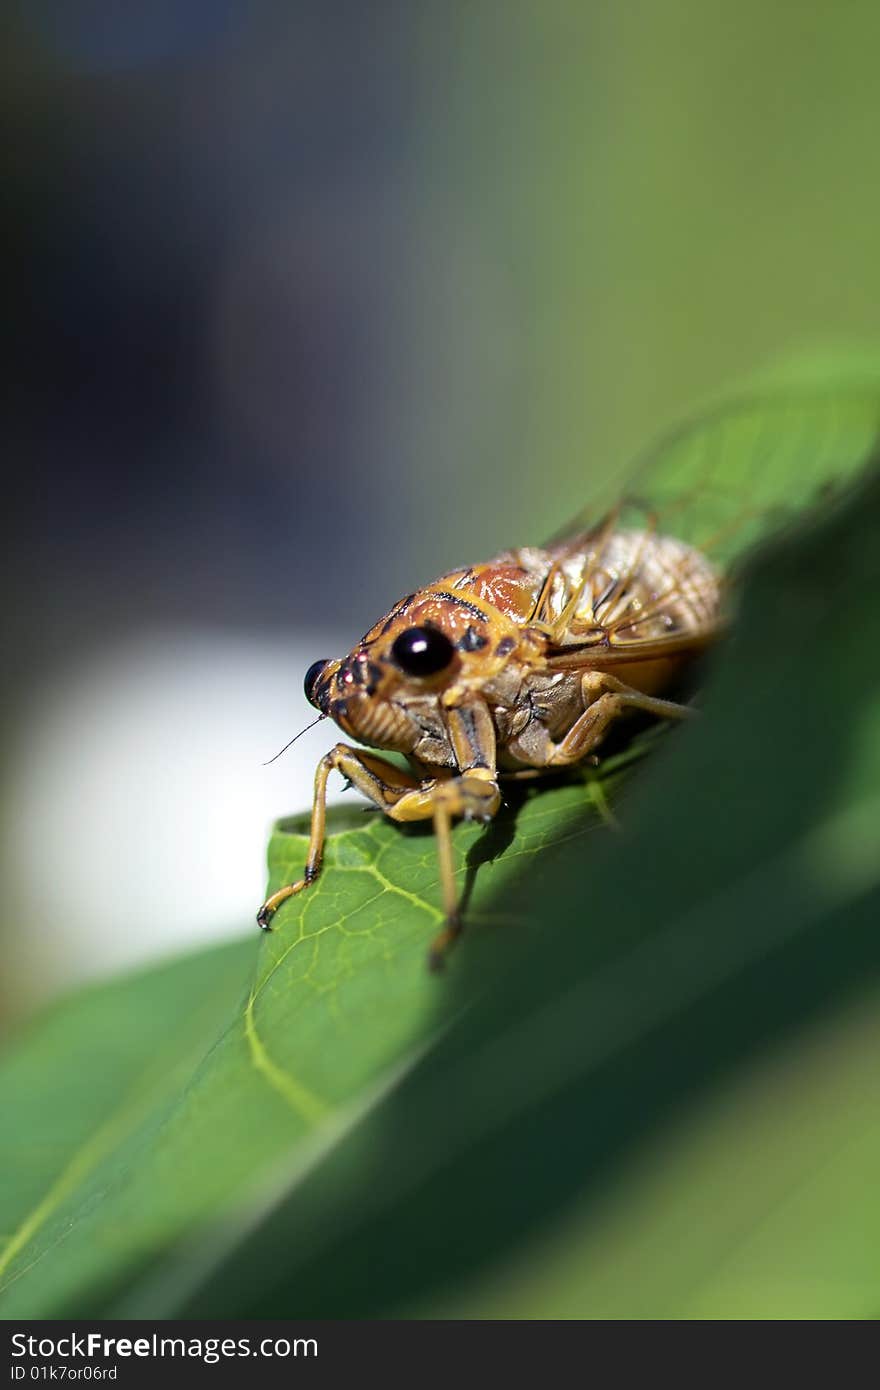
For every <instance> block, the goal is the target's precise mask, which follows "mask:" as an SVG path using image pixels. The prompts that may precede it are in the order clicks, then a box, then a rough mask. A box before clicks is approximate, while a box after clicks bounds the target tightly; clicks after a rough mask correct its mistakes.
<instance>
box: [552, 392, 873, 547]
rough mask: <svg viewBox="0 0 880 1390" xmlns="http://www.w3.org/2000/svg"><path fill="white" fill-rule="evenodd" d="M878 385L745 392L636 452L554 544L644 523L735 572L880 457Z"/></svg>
mask: <svg viewBox="0 0 880 1390" xmlns="http://www.w3.org/2000/svg"><path fill="white" fill-rule="evenodd" d="M878 440H880V383H878V382H877V381H876V380H875V381H873V382H870V381H869V382H866V383H864V384H861V383H857V384H847V385H842V386H838V387H828V388H824V389H813V390H807V389H800V390H798V389H795V388H793V389H790V390H787V391H777V392H773V393H768V394H766V395H757V394H756V395H753V396H748V397H742V398H740V399H737V400H734V401H732V402H729V403H727V404H725V405H722V406H720V407H718V408H716V409H714V410H711V411H708V412H706V413H705V414H703V415H701V416H699V417H697V418H695V419H692V420H690V421H688V422H687V423H685V424H684V425H683V426H680V427H679V428H677V429H674V430H672V431H670V432H669V433H668V434H666V435H665V436H664V437H663V438H661V439H660V440H659V442H658V443H656V444H654V445H653V446H652V447H651V448H649V449H648V450H646V452H645V453H644V454H643V455H642V456H641V457H640V458H637V459H636V461H635V463H634V466H633V467H632V469H631V470H630V471H629V472H628V474H627V477H626V479H625V482H624V484H623V488H622V489H620V485H619V484H618V485H617V487H618V491H619V493H620V495H619V496H617V497H616V498H613V499H612V498H609V497H608V496H607V495H606V496H605V497H602V496H601V495H597V496H596V497H595V498H594V500H593V502H592V504H590V505H588V506H587V507H586V508H585V509H584V510H583V511H582V512H580V513H579V514H578V515H577V516H576V517H574V518H573V519H572V521H571V522H570V523H569V524H568V525H567V526H565V527H563V528H562V529H561V530H560V531H559V532H557V533H556V535H554V536H553V537H552V539H551V541H550V542H549V545H550V547H551V548H553V549H556V548H557V547H562V548H565V549H568V548H569V547H577V546H578V545H579V544H584V543H585V542H586V541H587V540H589V539H590V538H592V539H593V540H595V538H596V536H597V534H601V533H602V532H607V531H609V530H611V529H623V528H630V527H633V528H635V529H642V528H646V529H648V530H650V531H655V532H658V533H661V534H665V535H673V536H675V537H677V538H678V539H679V540H682V541H685V542H687V543H688V544H690V545H693V546H695V547H697V549H699V550H701V551H702V552H703V553H704V554H706V555H707V556H708V557H709V558H710V559H711V560H712V561H713V562H714V563H715V564H716V565H717V566H718V567H719V568H720V569H722V570H729V569H730V568H731V567H732V566H736V565H737V564H738V563H739V562H740V561H741V560H742V558H743V557H744V556H745V555H746V554H747V553H748V552H749V551H750V550H751V549H752V548H753V547H754V546H755V545H756V544H757V543H759V542H760V541H762V540H764V539H766V538H767V537H768V536H769V535H771V534H774V533H775V532H776V531H778V530H779V529H780V528H782V527H783V526H785V525H787V524H789V523H790V522H791V521H792V520H796V519H798V518H799V517H802V516H803V515H804V514H805V513H806V512H807V511H808V510H809V508H810V506H811V504H821V502H822V500H823V499H826V498H829V497H831V496H833V494H834V493H835V492H836V491H837V490H838V489H839V488H840V487H841V486H842V485H843V484H845V483H846V482H847V481H849V480H850V479H851V478H853V477H854V476H855V475H856V474H857V473H858V472H859V471H860V470H861V469H862V468H864V466H865V465H866V464H867V463H868V462H869V461H870V460H871V459H872V458H875V457H877V455H878Z"/></svg>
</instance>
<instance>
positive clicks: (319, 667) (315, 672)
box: [303, 657, 329, 709]
mask: <svg viewBox="0 0 880 1390" xmlns="http://www.w3.org/2000/svg"><path fill="white" fill-rule="evenodd" d="M328 665H329V662H328V661H327V658H326V657H325V658H324V660H323V661H313V662H312V664H311V666H310V667H309V669H308V670H307V671H306V678H305V680H304V681H303V690H304V691H305V692H306V699H307V700H308V702H309V704H310V705H314V706H315V709H317V708H318V705H317V704H316V703H315V686H316V685H317V684H318V681H319V680H320V679H321V677H322V675H323V674H324V671H325V670H326V668H327V666H328Z"/></svg>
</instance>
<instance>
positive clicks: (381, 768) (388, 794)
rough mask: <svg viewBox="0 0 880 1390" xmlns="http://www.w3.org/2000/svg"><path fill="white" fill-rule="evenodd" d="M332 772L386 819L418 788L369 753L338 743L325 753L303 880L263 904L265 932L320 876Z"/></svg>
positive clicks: (317, 776)
mask: <svg viewBox="0 0 880 1390" xmlns="http://www.w3.org/2000/svg"><path fill="white" fill-rule="evenodd" d="M334 771H335V772H341V773H342V775H343V777H346V778H347V779H348V781H349V782H351V784H352V785H353V786H355V787H357V789H358V791H359V792H362V793H363V795H364V796H366V797H367V798H368V799H369V800H370V801H372V802H373V803H374V805H376V806H378V807H379V809H380V810H381V811H385V812H386V814H389V815H390V814H391V812H392V810H393V808H394V806H395V805H396V803H397V802H398V801H399V800H400V798H401V797H403V796H405V795H406V794H407V793H408V792H412V791H414V790H416V789H417V788H418V787H419V786H420V785H421V784H420V783H419V782H418V780H417V779H416V778H415V777H412V776H411V775H410V774H409V773H407V772H404V771H402V770H401V769H400V768H398V767H394V766H393V764H391V763H388V762H386V761H385V759H384V758H374V757H371V756H370V754H369V753H362V752H361V751H360V750H359V749H356V748H350V747H349V746H348V744H347V743H337V744H336V747H335V748H331V749H330V752H329V753H325V755H324V757H323V758H322V759H321V761H320V762H319V763H318V766H317V768H316V769H315V796H314V800H313V802H312V824H311V829H310V832H309V849H308V856H307V858H306V866H305V869H304V870H303V876H302V878H301V879H298V880H297V882H296V883H290V884H288V885H287V886H286V887H285V888H279V889H278V891H277V893H273V894H272V895H271V897H268V898H267V899H266V901H265V902H264V903H263V906H262V907H261V908H260V910H259V912H258V913H257V921H258V922H259V924H260V926H261V927H262V928H263V929H264V930H268V928H269V925H270V923H271V921H272V918H273V917H274V916H275V913H276V912H277V911H278V909H279V907H280V906H281V904H282V903H284V902H286V901H287V899H288V898H292V897H293V896H294V894H295V893H301V892H302V890H303V889H304V888H308V886H309V884H310V883H314V881H315V879H316V878H317V877H318V874H319V873H320V870H321V860H322V858H323V854H324V839H325V835H326V820H327V779H328V777H329V776H330V773H331V772H334Z"/></svg>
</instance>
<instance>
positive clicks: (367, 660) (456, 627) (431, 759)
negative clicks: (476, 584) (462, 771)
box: [305, 586, 515, 766]
mask: <svg viewBox="0 0 880 1390" xmlns="http://www.w3.org/2000/svg"><path fill="white" fill-rule="evenodd" d="M513 630H514V629H513V628H512V626H511V624H510V622H509V621H508V620H506V619H505V618H503V617H502V615H501V614H499V613H498V612H497V611H495V610H493V609H491V608H489V606H488V605H484V606H483V607H482V608H479V607H477V606H476V604H475V603H474V602H473V601H472V600H469V599H468V600H466V599H465V598H464V597H463V596H462V597H461V598H459V597H458V595H455V596H453V594H451V593H449V592H447V591H445V590H444V591H441V592H438V588H437V586H430V587H429V588H428V589H424V590H422V591H421V592H420V593H417V594H410V595H409V597H408V598H406V599H403V600H402V601H401V602H400V603H399V604H397V606H396V607H395V608H394V609H392V611H391V613H390V614H389V615H388V616H386V617H385V618H383V619H382V620H381V621H380V622H379V623H377V624H376V625H375V627H373V628H371V630H370V631H369V632H368V633H367V634H366V636H365V637H364V639H363V641H362V642H361V643H360V644H359V645H358V646H357V647H356V648H355V650H354V651H352V652H350V653H349V655H348V656H346V657H344V658H343V659H342V660H334V661H316V662H315V664H314V665H313V666H311V667H310V668H309V670H308V672H307V673H306V678H305V692H306V698H307V699H308V700H309V702H310V703H311V704H312V705H314V707H315V708H316V709H318V710H320V711H321V713H322V714H323V715H326V716H327V717H328V718H330V719H332V720H333V721H334V722H335V723H336V724H338V725H339V727H340V728H341V729H342V730H343V731H344V732H345V733H347V734H349V735H350V736H351V737H353V738H356V739H358V740H359V741H360V742H362V743H366V744H369V745H371V746H373V747H374V748H387V749H390V750H392V751H394V752H398V753H405V754H408V755H409V754H411V755H413V756H414V757H415V758H417V759H418V760H420V761H423V762H427V763H433V764H436V765H439V766H450V765H451V764H452V763H453V761H454V758H453V754H452V749H451V746H450V744H449V739H448V736H447V733H446V721H445V719H444V717H443V702H444V698H447V697H448V696H449V695H450V694H453V695H454V694H455V693H456V692H458V691H460V690H465V691H467V690H470V689H473V688H475V687H476V688H479V687H480V685H481V683H482V682H483V680H484V679H485V678H486V676H487V674H489V673H490V672H491V671H494V670H496V669H497V667H498V665H499V663H500V664H504V663H505V662H506V660H507V657H508V655H509V653H510V651H511V650H512V648H513V646H514V645H515V641H514V639H513V638H512V637H511V636H510V635H509V634H510V632H511V631H513ZM499 646H500V655H499Z"/></svg>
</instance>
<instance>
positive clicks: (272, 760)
mask: <svg viewBox="0 0 880 1390" xmlns="http://www.w3.org/2000/svg"><path fill="white" fill-rule="evenodd" d="M326 718H327V716H326V714H319V715H318V717H317V719H313V720H312V722H311V724H307V725H306V727H305V728H304V729H300V731H299V733H298V734H294V736H293V738H292V739H291V740H290V742H289V743H285V745H284V747H283V748H279V750H278V752H277V753H276V754H275V757H274V758H270V759H269V762H268V763H263V767H268V766H269V764H270V763H275V762H277V761H278V759H279V758H280V757H281V754H282V753H286V752H287V750H288V748H292V747H293V745H294V744H295V743H296V741H297V739H298V738H302V736H303V734H307V733H308V732H309V729H314V727H315V725H316V724H320V722H321V720H322V719H326Z"/></svg>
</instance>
